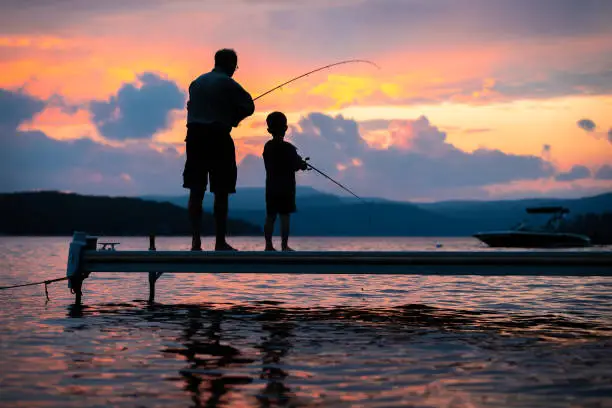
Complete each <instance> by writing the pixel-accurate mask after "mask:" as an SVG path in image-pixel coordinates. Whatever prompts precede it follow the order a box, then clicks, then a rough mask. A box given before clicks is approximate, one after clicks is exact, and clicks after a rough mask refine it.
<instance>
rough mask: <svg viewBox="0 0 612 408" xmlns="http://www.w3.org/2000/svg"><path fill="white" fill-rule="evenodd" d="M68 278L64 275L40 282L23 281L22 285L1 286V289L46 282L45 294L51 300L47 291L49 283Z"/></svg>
mask: <svg viewBox="0 0 612 408" xmlns="http://www.w3.org/2000/svg"><path fill="white" fill-rule="evenodd" d="M67 279H68V277H67V276H64V277H63V278H57V279H49V280H44V281H40V282H33V283H22V284H21V285H13V286H0V290H4V289H13V288H22V287H24V286H36V285H42V284H44V285H45V296H46V297H47V300H49V292H48V291H47V285H49V284H50V283H54V282H59V281H63V280H67Z"/></svg>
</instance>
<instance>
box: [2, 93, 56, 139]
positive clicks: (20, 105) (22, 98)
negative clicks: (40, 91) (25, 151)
mask: <svg viewBox="0 0 612 408" xmlns="http://www.w3.org/2000/svg"><path fill="white" fill-rule="evenodd" d="M44 108H45V102H44V101H42V100H40V99H37V98H34V97H32V96H29V95H27V94H25V93H22V92H13V91H9V90H6V89H0V129H5V128H8V129H17V127H18V126H19V125H20V124H21V123H23V122H25V121H27V120H30V119H32V117H33V116H34V115H35V114H37V113H39V112H41V111H42V110H43V109H44ZM0 137H1V135H0Z"/></svg>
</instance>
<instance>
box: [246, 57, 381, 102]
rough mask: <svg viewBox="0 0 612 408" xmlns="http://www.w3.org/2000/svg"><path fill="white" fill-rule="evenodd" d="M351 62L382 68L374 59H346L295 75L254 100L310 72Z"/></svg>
mask: <svg viewBox="0 0 612 408" xmlns="http://www.w3.org/2000/svg"><path fill="white" fill-rule="evenodd" d="M351 63H365V64H370V65H373V66H375V67H376V68H378V69H380V67H379V66H378V65H376V64H375V63H373V62H372V61H368V60H361V59H352V60H345V61H340V62H335V63H333V64H329V65H325V66H324V67H320V68H317V69H313V70H312V71H309V72H307V73H305V74H302V75H300V76H297V77H295V78H292V79H290V80H288V81H286V82H283V83H282V84H280V85H277V86H275V87H274V88H272V89H270V90H269V91H266V92H264V93H262V94H261V95H259V96H258V97H256V98H255V99H253V101H256V100H258V99H259V98H261V97H263V96H266V95H267V94H269V93H271V92H274V91H276V90H277V89H279V88H282V87H283V86H285V85H287V84H290V83H291V82H294V81H297V80H298V79H300V78H304V77H307V76H308V75H310V74H314V73H315V72H318V71H322V70H324V69H327V68H331V67H334V66H336V65H342V64H351Z"/></svg>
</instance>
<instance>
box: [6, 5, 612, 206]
mask: <svg viewBox="0 0 612 408" xmlns="http://www.w3.org/2000/svg"><path fill="white" fill-rule="evenodd" d="M611 21H612V1H609V0H372V1H362V0H250V1H249V0H210V1H204V0H198V1H196V0H105V1H88V0H3V1H2V2H0V70H1V73H2V75H1V76H0V151H1V152H2V153H1V154H2V156H1V157H0V163H1V164H0V171H1V172H2V176H1V177H0V191H3V192H7V191H25V190H40V189H45V190H48V189H53V190H63V191H74V192H78V193H84V194H109V195H129V196H134V195H142V194H185V193H186V192H187V191H186V190H184V189H183V188H182V176H181V173H182V170H183V164H184V160H185V158H184V141H183V140H184V137H185V118H186V110H185V104H186V101H187V89H188V86H189V83H190V82H191V81H192V80H193V79H194V78H195V77H197V76H198V75H200V74H201V73H204V72H207V71H209V70H210V69H211V68H212V64H213V55H214V52H215V51H216V50H217V49H219V48H224V47H229V48H233V49H235V50H236V52H237V53H238V58H239V61H238V65H239V69H238V71H237V72H236V75H235V76H234V78H235V79H236V80H237V81H238V82H240V83H241V84H242V85H243V86H244V87H245V89H247V90H248V91H249V92H250V93H251V94H252V95H253V97H256V96H257V95H259V94H261V93H263V92H265V91H266V90H268V89H269V88H271V87H273V86H275V85H277V84H278V83H281V82H283V81H285V80H287V79H289V78H291V77H293V76H297V75H300V74H302V73H304V72H307V71H309V70H311V69H314V68H317V67H318V66H322V65H326V64H329V63H333V62H337V61H340V60H343V59H353V58H358V59H368V60H371V61H373V62H375V63H376V64H377V65H378V66H379V67H380V69H377V68H376V67H373V66H371V65H367V64H348V65H341V66H338V67H334V68H331V69H329V70H325V71H323V72H319V73H316V74H314V75H311V76H309V77H308V78H306V79H303V80H300V81H298V82H295V83H293V84H291V85H289V86H287V87H285V88H283V89H282V90H279V91H276V92H274V93H271V94H269V95H267V96H266V97H264V98H262V99H261V100H259V101H257V102H256V112H255V115H253V116H252V117H251V118H249V119H247V120H245V121H244V122H243V123H241V125H240V126H239V127H238V128H237V129H234V131H233V135H234V138H235V140H236V146H237V154H238V158H239V160H240V164H239V179H238V180H239V181H238V187H239V188H240V187H246V186H262V185H263V184H264V173H263V162H262V158H261V152H262V148H263V144H264V143H265V142H266V141H267V139H268V137H269V136H268V135H267V134H266V131H265V117H266V115H267V114H268V113H270V112H271V111H273V110H281V111H283V112H285V113H286V114H287V116H288V118H289V120H290V122H291V127H292V129H291V131H290V132H289V134H288V137H287V139H288V140H289V141H291V142H292V143H293V144H295V145H296V146H297V147H298V149H299V152H300V153H301V154H302V155H304V156H310V157H311V160H312V163H313V164H314V165H315V166H317V167H318V168H320V169H321V170H324V171H327V172H328V173H329V174H330V175H331V176H332V177H335V178H336V179H337V180H338V181H340V182H341V183H344V184H346V185H348V186H349V187H350V188H351V189H352V190H353V191H355V192H356V193H357V194H359V195H363V196H379V197H386V198H390V199H398V200H414V201H430V200H445V199H469V198H473V199H497V198H516V197H529V196H558V197H577V196H584V195H591V194H597V193H600V192H604V191H611V190H612V24H611V23H610V22H611ZM298 183H299V184H300V185H310V186H313V187H315V188H317V189H320V190H322V191H327V192H333V193H339V194H341V193H342V191H341V190H338V189H337V187H336V186H334V185H333V184H331V183H330V182H329V181H327V180H325V179H323V178H321V177H320V176H317V175H316V174H311V173H308V174H300V176H299V177H298Z"/></svg>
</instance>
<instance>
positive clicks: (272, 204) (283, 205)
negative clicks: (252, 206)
mask: <svg viewBox="0 0 612 408" xmlns="http://www.w3.org/2000/svg"><path fill="white" fill-rule="evenodd" d="M294 212H296V206H295V194H291V193H287V194H269V193H268V194H266V214H267V215H276V214H281V215H285V214H291V213H294Z"/></svg>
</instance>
